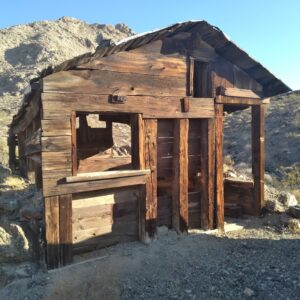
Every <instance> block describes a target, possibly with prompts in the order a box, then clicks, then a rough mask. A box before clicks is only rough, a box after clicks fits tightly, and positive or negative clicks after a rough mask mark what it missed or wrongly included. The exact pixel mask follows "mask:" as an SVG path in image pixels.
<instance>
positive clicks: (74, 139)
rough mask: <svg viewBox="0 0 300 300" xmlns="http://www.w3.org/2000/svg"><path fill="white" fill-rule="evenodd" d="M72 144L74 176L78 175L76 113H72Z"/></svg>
mask: <svg viewBox="0 0 300 300" xmlns="http://www.w3.org/2000/svg"><path fill="white" fill-rule="evenodd" d="M70 121H71V139H72V140H71V142H72V174H73V176H75V175H77V169H78V166H77V135H76V112H75V111H72V112H71V120H70Z"/></svg>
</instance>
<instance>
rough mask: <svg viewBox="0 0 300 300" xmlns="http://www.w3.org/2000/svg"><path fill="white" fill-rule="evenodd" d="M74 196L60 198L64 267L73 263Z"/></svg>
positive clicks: (60, 238) (60, 226)
mask: <svg viewBox="0 0 300 300" xmlns="http://www.w3.org/2000/svg"><path fill="white" fill-rule="evenodd" d="M72 230H73V229H72V195H71V194H68V195H60V196H59V241H60V260H61V264H62V265H63V266H65V265H67V264H69V263H71V262H72V261H73V245H72V243H73V238H72Z"/></svg>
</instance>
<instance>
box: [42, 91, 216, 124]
mask: <svg viewBox="0 0 300 300" xmlns="http://www.w3.org/2000/svg"><path fill="white" fill-rule="evenodd" d="M109 98H110V97H109V95H88V94H82V95H78V94H58V93H43V94H42V101H43V118H44V119H61V118H67V117H70V115H71V111H72V110H75V111H81V110H82V103H83V101H84V110H85V111H86V112H95V111H99V110H101V111H105V112H115V113H118V112H121V113H137V114H143V118H213V117H214V99H213V98H193V99H190V105H189V112H187V113H184V112H182V107H181V98H182V97H180V96H176V97H156V96H127V97H126V99H127V101H126V103H122V104H113V103H110V102H109ZM58 107H59V109H58Z"/></svg>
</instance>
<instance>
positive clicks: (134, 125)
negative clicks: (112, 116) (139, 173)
mask: <svg viewBox="0 0 300 300" xmlns="http://www.w3.org/2000/svg"><path fill="white" fill-rule="evenodd" d="M130 123H131V159H132V167H133V169H136V170H144V169H145V162H144V123H143V119H142V115H141V114H135V115H132V116H131V117H130Z"/></svg>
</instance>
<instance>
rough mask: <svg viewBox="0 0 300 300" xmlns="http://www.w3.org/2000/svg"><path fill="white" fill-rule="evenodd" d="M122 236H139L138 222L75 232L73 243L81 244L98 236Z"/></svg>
mask: <svg viewBox="0 0 300 300" xmlns="http://www.w3.org/2000/svg"><path fill="white" fill-rule="evenodd" d="M105 235H107V236H108V237H109V236H120V235H136V236H137V235H138V224H137V222H135V221H134V222H128V223H120V224H110V225H105V226H102V227H98V228H90V229H87V230H78V231H73V243H75V244H76V243H79V242H82V241H86V242H88V241H87V240H89V239H93V238H95V237H97V236H105Z"/></svg>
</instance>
